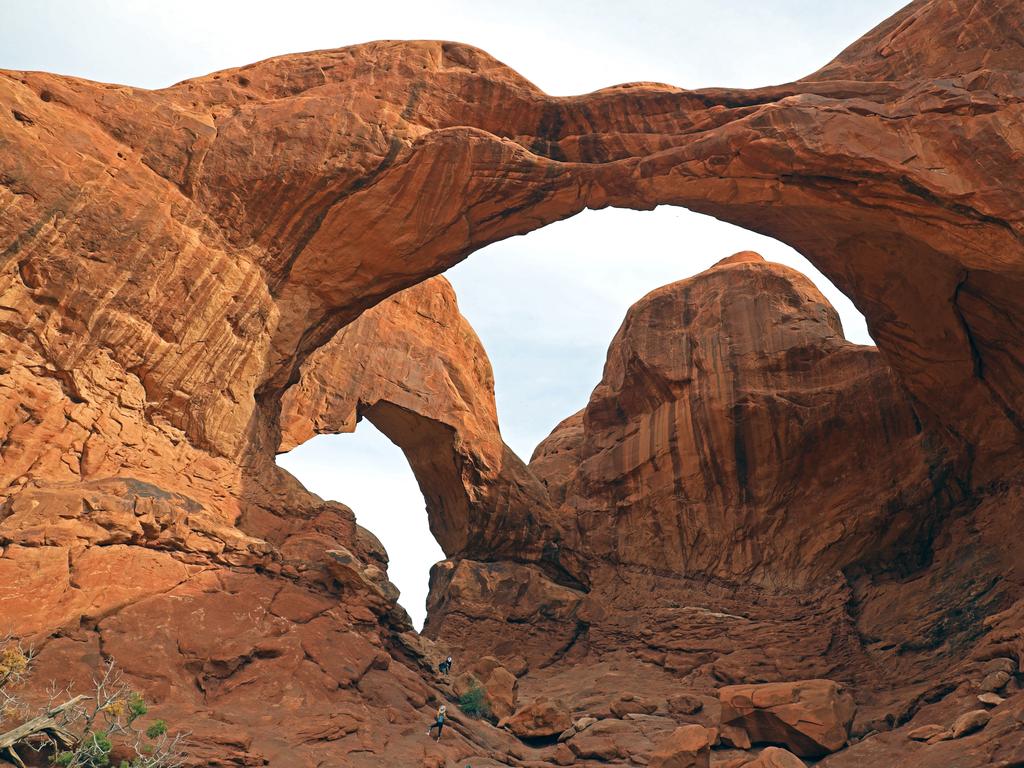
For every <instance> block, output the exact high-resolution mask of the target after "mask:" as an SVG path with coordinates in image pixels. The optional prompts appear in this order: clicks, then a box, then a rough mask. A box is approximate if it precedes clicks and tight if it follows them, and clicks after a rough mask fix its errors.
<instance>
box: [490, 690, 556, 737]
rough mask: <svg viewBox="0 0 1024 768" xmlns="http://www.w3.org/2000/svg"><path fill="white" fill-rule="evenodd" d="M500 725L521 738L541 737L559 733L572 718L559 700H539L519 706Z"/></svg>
mask: <svg viewBox="0 0 1024 768" xmlns="http://www.w3.org/2000/svg"><path fill="white" fill-rule="evenodd" d="M500 725H501V726H502V727H504V728H508V729H509V730H510V731H512V733H514V734H515V735H516V736H518V737H519V738H521V739H542V738H549V737H552V736H558V735H560V734H561V733H562V732H563V731H565V730H566V729H567V728H569V726H571V725H572V720H571V719H570V718H569V711H568V710H567V709H566V708H565V705H563V704H562V703H561V702H560V701H550V700H539V701H532V702H530V703H529V704H527V705H526V706H524V707H521V708H520V709H518V710H517V711H516V712H515V713H514V714H512V715H511V716H509V717H507V718H505V719H504V720H503V721H502V722H501V723H500Z"/></svg>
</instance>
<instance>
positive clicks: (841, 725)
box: [718, 680, 855, 757]
mask: <svg viewBox="0 0 1024 768" xmlns="http://www.w3.org/2000/svg"><path fill="white" fill-rule="evenodd" d="M718 694H719V696H720V697H721V700H722V726H723V728H726V727H727V728H730V729H738V730H740V731H743V732H744V734H745V736H746V739H747V740H748V746H749V743H754V744H758V743H761V744H781V745H783V746H785V747H786V748H787V749H789V750H790V751H791V752H793V753H795V754H797V755H798V756H800V757H823V756H824V755H827V754H829V753H831V752H838V751H839V750H840V749H842V748H843V747H845V746H846V742H847V740H848V739H849V735H850V726H851V725H852V723H853V715H854V710H855V705H854V702H853V697H852V696H851V695H850V694H849V693H847V692H846V691H844V690H843V688H842V686H839V685H837V684H836V683H834V682H832V681H831V680H804V681H800V682H798V683H768V684H765V685H730V686H726V687H725V688H722V689H721V690H719V692H718ZM734 738H735V736H734Z"/></svg>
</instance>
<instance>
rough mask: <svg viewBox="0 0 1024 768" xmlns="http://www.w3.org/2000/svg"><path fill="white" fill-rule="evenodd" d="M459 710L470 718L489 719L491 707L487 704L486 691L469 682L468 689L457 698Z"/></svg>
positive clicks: (474, 681)
mask: <svg viewBox="0 0 1024 768" xmlns="http://www.w3.org/2000/svg"><path fill="white" fill-rule="evenodd" d="M459 709H461V710H462V711H463V712H465V713H466V714H467V715H469V716H470V717H482V718H490V717H491V705H490V704H489V703H488V702H487V691H485V690H484V689H483V688H481V687H480V683H478V682H477V681H476V680H471V681H470V683H469V689H468V690H467V691H466V692H465V693H463V694H462V695H461V696H459Z"/></svg>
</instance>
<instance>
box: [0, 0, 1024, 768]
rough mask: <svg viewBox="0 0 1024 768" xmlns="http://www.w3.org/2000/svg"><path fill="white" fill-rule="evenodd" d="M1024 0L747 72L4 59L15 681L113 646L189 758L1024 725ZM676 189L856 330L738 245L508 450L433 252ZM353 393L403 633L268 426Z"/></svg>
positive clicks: (939, 754) (413, 756)
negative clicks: (767, 82) (722, 79)
mask: <svg viewBox="0 0 1024 768" xmlns="http://www.w3.org/2000/svg"><path fill="white" fill-rule="evenodd" d="M1022 25H1024V8H1022V7H1021V6H1020V5H1019V4H1016V3H1004V2H997V0H986V1H984V2H974V1H973V0H970V1H968V0H941V1H940V0H917V1H916V2H913V3H911V4H910V5H908V6H907V7H906V8H905V9H903V10H902V11H900V12H899V13H897V14H896V15H895V16H894V17H893V18H892V19H890V20H889V21H887V22H885V23H883V24H882V25H880V26H879V27H878V28H877V29H875V30H872V31H871V32H869V33H868V34H867V35H865V36H864V37H863V38H862V39H861V40H860V41H858V42H857V43H855V44H854V45H852V46H851V47H850V48H848V49H847V50H846V51H844V52H843V53H841V54H840V55H839V56H838V57H837V58H836V59H835V60H834V61H833V62H831V63H829V64H828V65H826V66H825V67H824V68H822V69H821V70H819V71H818V72H816V73H814V74H812V75H810V76H809V77H807V78H805V79H804V80H801V81H798V82H796V83H792V84H787V85H783V86H777V87H772V88H765V89H759V90H752V91H737V90H724V89H709V90H704V91H696V92H692V91H684V90H681V89H677V88H673V87H670V86H665V85H659V84H650V83H641V84H631V85H628V86H618V87H614V88H609V89H605V90H602V91H598V92H596V93H593V94H588V95H586V96H580V97H573V98H553V97H550V96H547V95H546V94H543V93H542V92H540V91H539V90H538V89H536V88H535V87H534V86H533V85H532V84H530V83H529V82H527V81H525V80H524V79H523V78H522V77H521V76H519V75H518V74H516V73H515V72H513V71H512V70H510V69H509V68H508V67H506V66H504V65H503V64H501V63H500V62H497V61H495V60H494V59H493V58H491V57H489V56H488V55H487V54H485V53H483V52H481V51H479V50H476V49H474V48H471V47H469V46H466V45H461V44H455V43H441V42H380V43H371V44H367V45H364V46H356V47H353V48H346V49H339V50H335V51H319V52H313V53H308V54H296V55H292V56H284V57H279V58H276V59H271V60H268V61H265V62H260V63H258V64H253V65H250V66H247V67H243V68H241V69H236V70H229V71H225V72H219V73H215V74H212V75H209V76H207V77H203V78H198V79H195V80H190V81H186V82H184V83H180V84H178V85H175V86H172V87H171V88H167V89H164V90H161V91H144V90H139V89H133V88H128V87H123V86H116V85H106V84H100V83H92V82H87V81H83V80H78V79H75V78H70V77H62V76H57V75H50V74H46V73H33V72H2V73H0V102H2V103H3V109H2V110H0V211H2V214H3V215H2V216H0V265H2V269H0V455H2V462H0V494H2V506H0V634H3V633H6V632H10V633H12V634H14V635H15V636H16V637H18V638H21V639H23V641H24V642H25V643H27V644H30V645H31V646H33V647H34V648H35V649H36V650H37V656H36V658H35V665H36V670H35V674H34V677H33V680H37V681H49V680H57V681H60V682H61V683H62V684H64V683H67V684H71V685H72V686H75V687H85V686H86V685H87V684H88V680H89V678H90V676H91V675H92V674H93V673H94V672H95V670H96V669H97V667H98V666H99V665H101V664H102V662H103V661H104V660H107V659H115V660H116V661H117V663H118V664H119V665H120V666H121V668H122V669H123V670H124V673H125V675H126V678H127V679H128V680H129V681H130V683H131V684H132V685H133V686H135V687H137V688H138V689H140V690H141V691H143V692H144V693H145V695H146V696H147V697H148V698H149V699H150V700H151V701H153V702H154V712H155V713H156V714H158V715H159V716H161V717H164V718H165V719H166V720H167V721H168V722H169V723H171V724H172V726H176V727H178V728H181V729H183V730H187V731H189V732H190V736H189V742H188V748H189V753H190V758H189V759H190V762H191V764H192V765H194V766H253V765H274V766H287V767H288V768H291V767H292V766H295V767H296V768H301V767H303V766H328V765H352V766H394V765H424V766H444V765H448V766H452V767H453V768H454V766H462V765H466V764H469V765H472V766H475V767H476V768H479V767H480V766H486V765H491V766H494V765H522V766H529V765H534V766H551V765H574V766H596V765H609V764H618V765H650V766H660V767H661V768H670V767H672V768H679V767H683V766H707V765H715V766H730V767H738V766H741V765H747V766H754V767H757V766H761V767H763V768H768V767H769V766H773V767H775V768H779V767H781V766H797V765H800V764H804V765H811V764H816V765H822V766H828V767H830V768H831V767H832V766H868V765H871V766H877V765H885V766H898V767H899V768H930V767H932V766H934V767H935V768H938V767H939V766H951V765H956V766H959V767H960V768H973V767H974V766H977V767H978V768H981V766H1002V767H1003V768H1010V767H1011V766H1019V765H1022V764H1024V726H1022V723H1024V693H1022V692H1021V682H1022V679H1024V678H1022V677H1021V663H1022V662H1024V591H1022V581H1024V573H1022V570H1021V569H1022V562H1024V561H1022V559H1021V557H1020V555H1019V547H1018V546H1017V544H1016V534H1017V532H1018V529H1019V525H1018V521H1019V519H1020V516H1021V511H1022V505H1024V463H1022V461H1021V457H1022V456H1024V358H1022V357H1021V350H1022V349H1024V327H1022V323H1021V296H1024V249H1022V247H1021V240H1022V236H1024V224H1022V221H1021V211H1022V210H1024V200H1022V195H1024V189H1022V187H1021V183H1020V179H1021V173H1020V170H1021V162H1020V158H1021V157H1022V153H1024V134H1022V133H1021V131H1020V125H1021V124H1022V117H1024V115H1022V107H1021V103H1022V100H1021V93H1022V92H1024V80H1022V74H1021V72H1022V71H1024V45H1022V43H1021V41H1020V40H1019V39H1018V37H1019V36H1018V35H1017V32H1016V30H1018V29H1020V28H1021V27H1022ZM658 204H674V205H684V206H687V207H690V208H692V209H694V210H697V211H701V212H704V213H709V214H712V215H715V216H718V217H720V218H723V219H726V220H729V221H732V222H734V223H737V224H740V225H742V226H746V227H748V228H750V229H753V230H756V231H759V232H764V233H766V234H770V235H773V236H775V237H777V238H779V239H781V240H783V241H785V242H788V243H790V244H791V245H793V246H794V247H796V248H798V249H799V250H800V251H801V252H802V253H804V254H805V255H807V257H808V258H809V259H810V260H811V261H812V262H814V263H815V265H816V266H818V267H819V268H820V269H821V270H822V271H823V272H824V273H825V274H826V275H828V276H829V277H830V278H831V279H832V280H833V281H834V282H835V283H836V284H837V285H838V286H840V287H841V288H842V289H843V290H844V291H845V292H846V293H847V294H848V295H849V296H850V297H851V298H852V299H853V300H854V302H855V303H856V304H857V306H858V308H859V309H860V310H861V311H862V312H863V313H864V315H865V317H866V318H867V321H868V324H869V327H870V330H871V333H872V336H873V338H874V339H875V340H876V341H877V343H878V348H877V349H876V348H874V347H861V346H857V345H853V344H850V343H849V342H847V341H846V340H845V339H844V338H843V335H842V329H841V327H840V324H839V321H838V317H837V315H836V313H835V311H834V310H833V309H832V307H830V306H829V305H828V302H827V301H826V300H825V299H824V298H823V297H822V296H821V295H820V294H819V293H818V292H817V290H816V289H815V288H814V287H813V286H812V285H811V284H810V282H809V281H807V280H806V278H804V277H803V276H802V275H799V274H798V273H796V272H793V271H792V270H789V269H787V268H785V267H781V266H779V265H773V264H769V263H766V262H764V261H763V260H762V259H761V258H760V257H759V256H757V255H756V254H751V253H744V254H737V255H734V256H732V257H730V258H727V259H724V260H723V261H722V262H720V263H719V264H717V265H716V266H715V267H713V268H712V269H710V270H708V271H706V272H704V273H702V274H700V275H697V276H694V277H692V278H689V279H687V280H683V281H681V282H678V283H674V284H671V285H668V286H665V287H663V288H661V289H658V290H657V291H654V292H653V293H651V294H649V295H648V296H646V297H643V298H641V299H640V300H639V301H638V302H637V304H636V305H634V307H632V308H631V310H630V311H629V313H628V314H627V316H626V318H625V319H624V322H623V325H622V327H621V329H620V331H619V333H618V334H617V335H616V337H615V338H614V339H613V340H612V341H611V345H610V348H609V353H608V360H607V363H606V366H605V370H604V374H603V377H602V380H601V381H600V382H595V385H596V387H595V389H594V392H593V395H592V397H591V399H590V402H589V403H588V404H587V406H586V407H585V408H584V409H583V411H581V412H580V413H578V414H574V415H568V416H567V418H566V419H565V420H564V421H563V422H562V423H561V424H559V425H557V426H556V427H555V428H554V430H553V432H552V434H551V436H550V437H549V438H548V439H547V440H545V441H544V442H543V443H542V444H541V445H540V446H539V447H538V449H537V451H536V452H535V454H534V456H533V457H532V459H531V460H530V461H529V462H528V463H527V462H524V461H523V460H521V459H520V458H519V457H517V456H515V454H514V453H513V452H512V451H510V450H509V449H508V448H507V446H505V445H504V443H503V441H502V440H501V436H500V430H499V425H498V422H497V416H496V410H495V408H494V395H493V376H492V373H491V370H490V365H489V363H488V362H487V358H486V354H485V352H484V350H483V349H482V347H481V345H480V342H479V340H478V339H477V338H476V336H475V334H474V333H473V331H472V329H471V328H470V327H469V325H468V323H466V321H465V320H464V319H463V318H462V317H461V316H460V315H459V313H458V308H457V303H456V301H455V297H454V294H453V293H452V290H451V288H450V286H449V285H447V283H446V282H445V281H444V279H443V278H439V277H436V275H438V274H439V273H441V272H443V271H444V270H445V269H446V268H447V267H449V266H451V265H452V264H454V263H456V262H458V261H459V260H461V259H463V258H465V257H467V256H468V255H469V254H470V253H472V252H473V251H474V250H476V249H477V248H479V247H481V246H483V245H485V244H487V243H489V242H493V241H495V240H498V239H501V238H503V237H507V236H510V235H514V234H521V233H524V232H527V231H530V230H532V229H535V228H537V227H540V226H542V225H544V224H546V223H549V222H552V221H556V220H559V219H561V218H565V217H566V216H569V215H572V214H573V213H576V212H578V211H580V210H582V209H583V208H586V207H590V208H600V207H604V206H607V205H618V206H627V207H633V208H640V209H644V208H650V207H653V206H655V205H658ZM723 256H725V254H723ZM624 268H625V267H624ZM684 271H685V270H684V269H682V268H681V273H682V272H684ZM359 418H368V419H370V420H371V421H373V423H374V424H376V425H377V426H378V427H379V428H380V429H381V430H382V431H384V432H385V433H386V434H387V435H388V436H389V437H390V438H391V439H392V440H393V441H394V442H395V443H397V444H398V445H400V446H401V447H402V448H403V450H404V451H405V452H406V455H407V456H408V458H409V460H410V464H411V465H412V467H413V469H414V471H415V473H416V475H417V479H418V480H419V482H420V485H421V487H422V489H423V491H424V497H425V500H426V506H427V514H428V517H429V520H430V525H431V530H432V531H433V532H434V534H435V536H436V537H437V539H438V541H439V543H440V544H441V546H442V549H443V550H444V552H445V556H446V560H445V561H443V562H441V563H439V564H438V565H437V566H436V567H435V568H434V570H433V572H432V576H431V595H430V600H429V606H428V608H429V615H428V621H427V625H426V627H425V631H424V633H423V634H422V635H421V634H418V633H416V632H414V631H413V628H412V626H411V623H410V621H409V619H408V616H407V615H406V614H405V612H404V611H403V610H402V609H401V608H400V606H399V605H398V603H397V598H398V594H397V590H395V588H394V587H393V585H391V584H390V582H389V581H388V579H387V564H388V558H387V553H386V552H385V551H384V549H383V547H381V545H380V543H379V542H378V541H377V540H376V539H375V538H374V537H373V535H372V534H370V533H369V532H368V531H365V530H363V529H362V528H360V527H359V526H358V525H357V523H356V519H355V516H354V515H353V513H352V511H351V510H349V509H348V508H347V507H345V506H344V505H342V504H339V503H335V502H325V501H323V500H321V499H319V498H317V497H315V496H313V495H311V494H309V493H308V492H306V491H305V490H304V489H303V488H302V487H301V486H300V485H299V484H298V483H297V482H296V481H295V480H294V479H293V478H291V477H290V476H289V475H288V474H287V473H286V472H284V471H283V470H280V469H279V468H277V467H276V465H275V463H274V455H275V453H276V452H277V451H279V450H286V449H288V448H290V447H292V446H294V445H296V444H298V443H300V442H302V441H303V440H306V439H309V437H311V436H312V435H314V434H317V433H320V432H343V431H349V430H351V429H352V428H353V427H354V424H355V422H356V420H358V419H359ZM448 653H452V654H453V655H454V657H455V659H456V667H455V669H454V670H453V672H452V674H451V675H450V676H448V677H445V676H442V675H440V674H439V673H438V671H437V663H438V662H439V661H440V660H441V659H442V658H444V656H445V655H447V654H448ZM43 687H44V684H43V683H42V682H40V683H39V684H38V685H36V686H35V687H33V688H31V689H30V690H28V691H26V695H28V696H29V697H30V698H31V697H36V698H39V697H42V696H43V695H45V692H44V690H43ZM477 688H479V690H480V691H481V692H482V693H481V695H482V696H484V698H485V703H486V704H487V706H488V707H489V709H490V711H491V716H490V717H489V718H487V717H483V718H481V717H478V716H475V715H472V714H470V713H468V712H464V711H463V710H462V709H461V708H460V706H459V704H458V702H459V700H460V699H461V698H462V697H464V696H465V695H466V694H467V693H471V692H472V691H473V690H475V689H477ZM463 701H465V699H463ZM442 702H444V703H447V706H448V708H449V713H450V716H451V717H450V722H449V730H446V732H445V735H444V738H442V739H441V740H440V741H439V742H434V741H432V740H430V739H428V738H427V737H426V736H425V734H424V731H425V730H426V727H427V725H428V724H429V722H430V721H431V720H432V717H433V712H434V711H435V710H436V708H437V706H438V705H439V704H440V703H442Z"/></svg>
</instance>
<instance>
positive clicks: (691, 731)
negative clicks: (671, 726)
mask: <svg viewBox="0 0 1024 768" xmlns="http://www.w3.org/2000/svg"><path fill="white" fill-rule="evenodd" d="M710 765H711V738H710V734H709V732H708V730H707V729H706V728H704V727H703V726H701V725H681V726H679V727H678V728H676V729H675V730H674V731H672V733H671V734H670V735H669V736H668V738H666V739H665V740H664V741H662V742H661V743H660V744H659V745H658V748H657V749H656V750H655V752H654V754H652V755H651V768H709V766H710Z"/></svg>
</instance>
